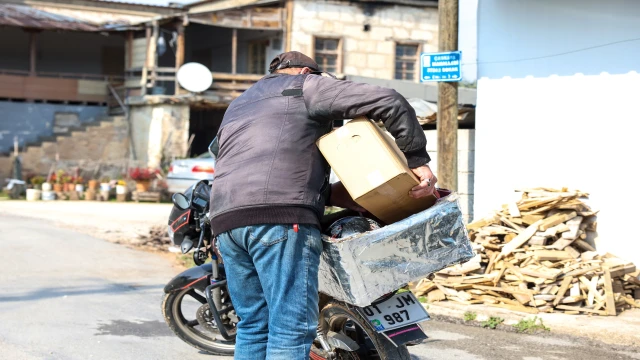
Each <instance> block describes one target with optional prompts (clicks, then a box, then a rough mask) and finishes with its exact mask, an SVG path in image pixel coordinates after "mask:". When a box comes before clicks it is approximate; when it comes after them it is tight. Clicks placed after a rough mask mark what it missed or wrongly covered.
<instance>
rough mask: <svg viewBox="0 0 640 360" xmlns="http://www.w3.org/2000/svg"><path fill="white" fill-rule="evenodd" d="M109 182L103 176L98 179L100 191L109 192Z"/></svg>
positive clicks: (106, 177) (107, 178) (108, 179)
mask: <svg viewBox="0 0 640 360" xmlns="http://www.w3.org/2000/svg"><path fill="white" fill-rule="evenodd" d="M110 181H111V179H110V178H109V177H108V176H103V177H102V179H100V191H110V190H111V184H109V182H110Z"/></svg>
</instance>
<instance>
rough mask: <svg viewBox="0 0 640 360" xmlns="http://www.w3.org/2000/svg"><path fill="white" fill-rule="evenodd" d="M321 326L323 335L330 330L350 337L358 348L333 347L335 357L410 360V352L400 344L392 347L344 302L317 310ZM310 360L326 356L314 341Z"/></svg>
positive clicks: (389, 342) (333, 302)
mask: <svg viewBox="0 0 640 360" xmlns="http://www.w3.org/2000/svg"><path fill="white" fill-rule="evenodd" d="M320 321H321V325H320V326H321V327H322V329H323V331H324V333H325V334H327V333H328V332H329V331H334V332H336V333H339V334H344V335H346V336H348V337H349V338H351V339H352V340H354V341H355V342H356V343H357V344H358V346H359V349H358V350H357V351H352V352H348V351H345V350H342V349H333V350H334V351H335V353H336V355H337V360H356V359H360V360H410V359H411V355H409V351H408V350H407V347H406V346H404V345H401V346H397V347H396V346H395V345H394V344H393V343H392V342H391V341H389V340H388V339H387V338H386V337H384V336H383V335H380V334H378V333H377V332H376V331H375V330H374V329H373V328H372V327H371V326H369V322H368V321H367V320H366V319H365V318H363V317H362V316H361V315H360V314H359V313H358V312H356V311H354V310H352V309H350V308H349V307H348V306H347V305H346V304H344V303H341V302H339V301H332V302H330V303H328V304H327V305H326V306H325V307H323V308H322V310H320ZM310 355H311V360H324V359H327V354H326V353H325V352H324V350H322V349H320V348H319V347H318V346H317V345H316V344H314V346H312V347H311V354H310Z"/></svg>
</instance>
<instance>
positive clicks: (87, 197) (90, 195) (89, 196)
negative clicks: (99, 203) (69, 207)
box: [84, 190, 96, 201]
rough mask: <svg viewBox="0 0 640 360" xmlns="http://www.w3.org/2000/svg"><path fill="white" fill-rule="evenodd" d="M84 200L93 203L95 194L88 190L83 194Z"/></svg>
mask: <svg viewBox="0 0 640 360" xmlns="http://www.w3.org/2000/svg"><path fill="white" fill-rule="evenodd" d="M84 199H85V200H89V201H93V200H95V199H96V192H95V191H93V190H89V191H87V192H85V193H84Z"/></svg>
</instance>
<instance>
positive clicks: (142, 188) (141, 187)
mask: <svg viewBox="0 0 640 360" xmlns="http://www.w3.org/2000/svg"><path fill="white" fill-rule="evenodd" d="M150 185H151V181H149V180H138V181H136V191H137V192H147V191H149V186H150Z"/></svg>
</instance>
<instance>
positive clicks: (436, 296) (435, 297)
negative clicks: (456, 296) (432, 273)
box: [427, 289, 446, 302]
mask: <svg viewBox="0 0 640 360" xmlns="http://www.w3.org/2000/svg"><path fill="white" fill-rule="evenodd" d="M445 299H446V296H444V292H442V290H440V289H435V290H433V291H431V292H430V293H429V294H428V295H427V300H428V301H429V302H436V301H442V300H445Z"/></svg>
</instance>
